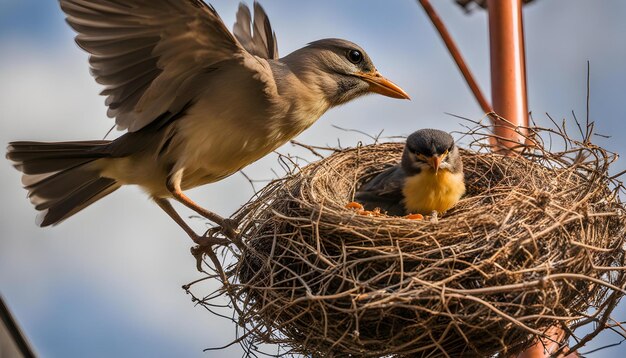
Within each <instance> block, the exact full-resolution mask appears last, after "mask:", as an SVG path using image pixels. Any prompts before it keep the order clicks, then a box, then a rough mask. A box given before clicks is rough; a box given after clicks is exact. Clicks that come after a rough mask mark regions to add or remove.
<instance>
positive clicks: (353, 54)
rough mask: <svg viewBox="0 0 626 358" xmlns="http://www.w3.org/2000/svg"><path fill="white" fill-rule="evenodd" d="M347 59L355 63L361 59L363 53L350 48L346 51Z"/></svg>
mask: <svg viewBox="0 0 626 358" xmlns="http://www.w3.org/2000/svg"><path fill="white" fill-rule="evenodd" d="M347 57H348V60H350V62H352V63H354V64H357V63H360V62H361V61H363V54H362V53H361V51H359V50H350V51H348V56H347Z"/></svg>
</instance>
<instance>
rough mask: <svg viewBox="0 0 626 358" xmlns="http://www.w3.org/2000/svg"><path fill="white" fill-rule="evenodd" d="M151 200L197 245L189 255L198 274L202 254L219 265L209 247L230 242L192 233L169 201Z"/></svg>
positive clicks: (200, 268) (200, 267)
mask: <svg viewBox="0 0 626 358" xmlns="http://www.w3.org/2000/svg"><path fill="white" fill-rule="evenodd" d="M153 200H154V202H156V203H157V205H158V206H159V207H160V208H161V209H163V211H165V213H166V214H167V215H169V216H170V218H172V220H174V222H176V223H177V224H178V226H180V227H181V228H182V229H183V230H184V231H185V232H186V233H187V235H189V237H190V238H191V240H193V242H195V243H196V244H197V245H198V246H196V247H193V248H192V249H191V254H192V255H193V257H194V258H195V259H196V268H197V269H198V271H200V272H202V271H203V270H202V255H203V254H207V255H208V256H209V257H210V258H211V260H212V261H213V262H214V263H215V262H218V263H219V260H217V256H216V255H215V252H213V250H212V249H211V247H212V246H213V245H223V246H227V245H228V244H230V241H228V240H225V239H220V238H216V237H214V236H206V235H205V236H200V235H198V234H196V232H195V231H193V229H192V228H191V227H189V225H187V223H186V222H185V220H183V218H181V217H180V215H178V213H177V212H176V210H175V209H174V207H173V206H172V204H171V203H170V202H169V201H167V199H163V198H153Z"/></svg>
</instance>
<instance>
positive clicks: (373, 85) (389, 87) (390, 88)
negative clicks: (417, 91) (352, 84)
mask: <svg viewBox="0 0 626 358" xmlns="http://www.w3.org/2000/svg"><path fill="white" fill-rule="evenodd" d="M355 75H356V76H357V77H359V78H361V79H362V80H363V81H365V82H367V83H369V85H370V92H374V93H378V94H382V95H383V96H387V97H391V98H400V99H411V98H410V97H409V95H408V94H407V93H406V92H404V90H403V89H402V88H400V87H399V86H398V85H396V84H395V83H393V82H391V81H389V80H388V79H386V78H385V77H383V76H382V75H381V74H380V73H379V72H378V71H375V72H374V73H373V74H372V73H364V72H358V73H356V74H355Z"/></svg>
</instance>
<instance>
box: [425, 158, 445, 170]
mask: <svg viewBox="0 0 626 358" xmlns="http://www.w3.org/2000/svg"><path fill="white" fill-rule="evenodd" d="M442 160H443V157H440V156H437V155H436V156H434V157H431V158H430V162H429V163H428V164H430V166H431V167H433V169H434V170H435V174H437V172H438V171H439V166H440V165H441V161H442Z"/></svg>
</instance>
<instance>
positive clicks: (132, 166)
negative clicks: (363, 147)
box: [7, 0, 409, 244]
mask: <svg viewBox="0 0 626 358" xmlns="http://www.w3.org/2000/svg"><path fill="white" fill-rule="evenodd" d="M60 5H61V8H62V9H63V11H64V12H65V14H66V16H67V22H68V23H69V25H70V26H71V27H72V28H73V29H74V30H75V31H76V32H77V33H78V35H77V36H76V42H77V43H78V45H79V46H80V47H82V48H83V49H84V50H86V51H87V52H88V53H89V54H90V57H89V63H90V67H91V73H92V74H93V76H94V77H95V79H96V81H97V82H98V83H100V84H103V85H104V86H105V89H104V91H103V92H102V94H103V95H104V96H106V105H107V106H108V116H109V117H111V118H115V123H116V124H117V128H118V129H121V130H126V131H127V133H125V134H124V135H122V136H121V137H119V138H118V139H115V140H113V141H103V140H100V141H79V142H56V143H40V142H13V143H10V145H9V146H8V153H7V158H8V159H9V160H11V161H13V162H14V165H15V167H16V168H17V169H19V170H20V171H22V172H23V174H24V175H23V178H22V181H23V184H24V186H25V187H26V189H27V190H28V196H29V198H30V200H31V202H32V203H33V204H34V205H35V208H36V209H37V210H40V211H41V213H40V215H39V225H41V226H48V225H54V224H58V223H60V222H61V221H63V220H65V219H67V218H69V217H70V216H72V215H74V214H76V213H77V212H79V211H81V210H82V209H84V208H85V207H87V206H88V205H90V204H92V203H93V202H95V201H97V200H99V199H100V198H102V197H104V196H106V195H108V194H110V193H112V192H113V191H115V190H116V189H118V188H119V187H120V186H122V185H128V184H136V185H139V186H140V187H142V188H143V189H144V190H145V191H146V192H147V193H148V195H150V197H151V198H152V199H153V200H154V201H155V202H156V203H157V204H158V205H159V206H160V207H161V208H162V209H163V210H165V212H166V213H167V214H168V215H170V216H171V217H172V218H173V219H174V220H175V221H176V222H177V223H178V224H179V225H180V226H181V227H182V228H183V229H184V230H185V231H186V232H187V234H189V236H190V237H191V238H192V239H193V240H194V241H196V242H197V243H200V244H203V243H204V244H206V243H207V241H206V240H204V241H203V238H202V237H201V236H200V235H197V234H196V233H195V232H194V231H193V230H192V229H191V228H190V227H189V226H188V225H187V224H186V223H185V222H184V221H183V220H182V218H181V217H180V216H179V215H178V214H177V213H176V211H175V210H174V208H173V207H172V205H171V203H170V202H169V201H168V198H174V199H175V200H178V201H179V202H181V203H183V204H184V205H186V206H187V207H189V208H191V209H192V210H195V211H196V212H198V213H199V214H201V215H202V216H204V217H206V218H208V219H210V220H212V221H214V222H216V223H217V224H218V225H221V226H222V227H223V228H226V229H228V230H230V232H231V233H232V232H233V231H232V229H233V223H232V222H230V221H229V220H225V219H224V218H222V217H221V216H219V215H217V214H215V213H213V212H211V211H208V210H206V209H204V208H202V207H200V206H199V205H197V204H196V203H195V202H194V201H192V200H191V199H190V198H188V197H187V196H186V195H185V194H184V193H183V191H184V190H187V189H190V188H193V187H196V186H199V185H203V184H207V183H212V182H216V181H218V180H221V179H223V178H225V177H227V176H229V175H231V174H233V173H235V172H237V171H239V170H240V169H242V168H243V167H245V166H246V165H248V164H250V163H252V162H254V161H256V160H258V159H259V158H261V157H263V156H265V155H266V154H268V153H270V152H271V151H273V150H274V149H276V148H278V147H279V146H280V145H282V144H284V143H285V142H287V141H288V140H289V139H291V138H293V137H295V136H296V135H298V134H299V133H300V132H302V131H303V130H305V129H306V128H308V127H309V126H311V125H312V124H313V123H314V122H315V121H316V120H317V119H318V118H319V117H320V116H321V115H322V114H324V112H326V111H327V110H328V109H330V108H332V107H334V106H337V105H340V104H343V103H346V102H348V101H350V100H352V99H355V98H357V97H359V96H362V95H365V94H367V93H372V92H373V93H379V94H382V95H385V96H388V97H394V98H406V99H408V98H409V97H408V95H407V94H406V93H405V92H404V91H403V90H402V89H401V88H400V87H398V86H396V85H395V84H393V83H392V82H390V81H389V80H387V79H385V78H384V77H382V76H381V75H380V74H379V72H378V71H377V70H376V67H374V64H373V63H372V61H371V59H370V58H369V57H368V55H367V54H366V53H365V51H363V49H362V48H360V47H359V46H357V45H355V44H354V43H352V42H349V41H346V40H339V39H325V40H319V41H315V42H312V43H310V44H309V45H308V46H306V47H304V48H301V49H299V50H297V51H295V52H293V53H291V54H289V55H287V56H286V57H283V58H279V57H278V50H277V42H276V36H275V34H274V32H273V30H272V28H271V26H270V22H269V19H268V17H267V15H266V13H265V11H264V10H263V8H262V7H261V6H260V5H259V4H258V3H256V2H255V4H254V20H253V21H252V17H251V13H250V10H249V9H248V7H247V6H245V5H243V4H241V5H240V6H239V11H238V13H237V21H236V23H235V26H234V31H233V33H232V34H231V33H230V32H229V31H228V29H227V28H226V27H225V25H224V23H223V22H222V20H221V19H220V17H219V15H218V14H217V12H216V11H215V9H214V8H213V7H212V6H210V5H207V4H205V3H204V2H202V1H201V0H149V1H148V0H124V1H120V0H60ZM251 25H252V29H251ZM205 239H206V238H205Z"/></svg>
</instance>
